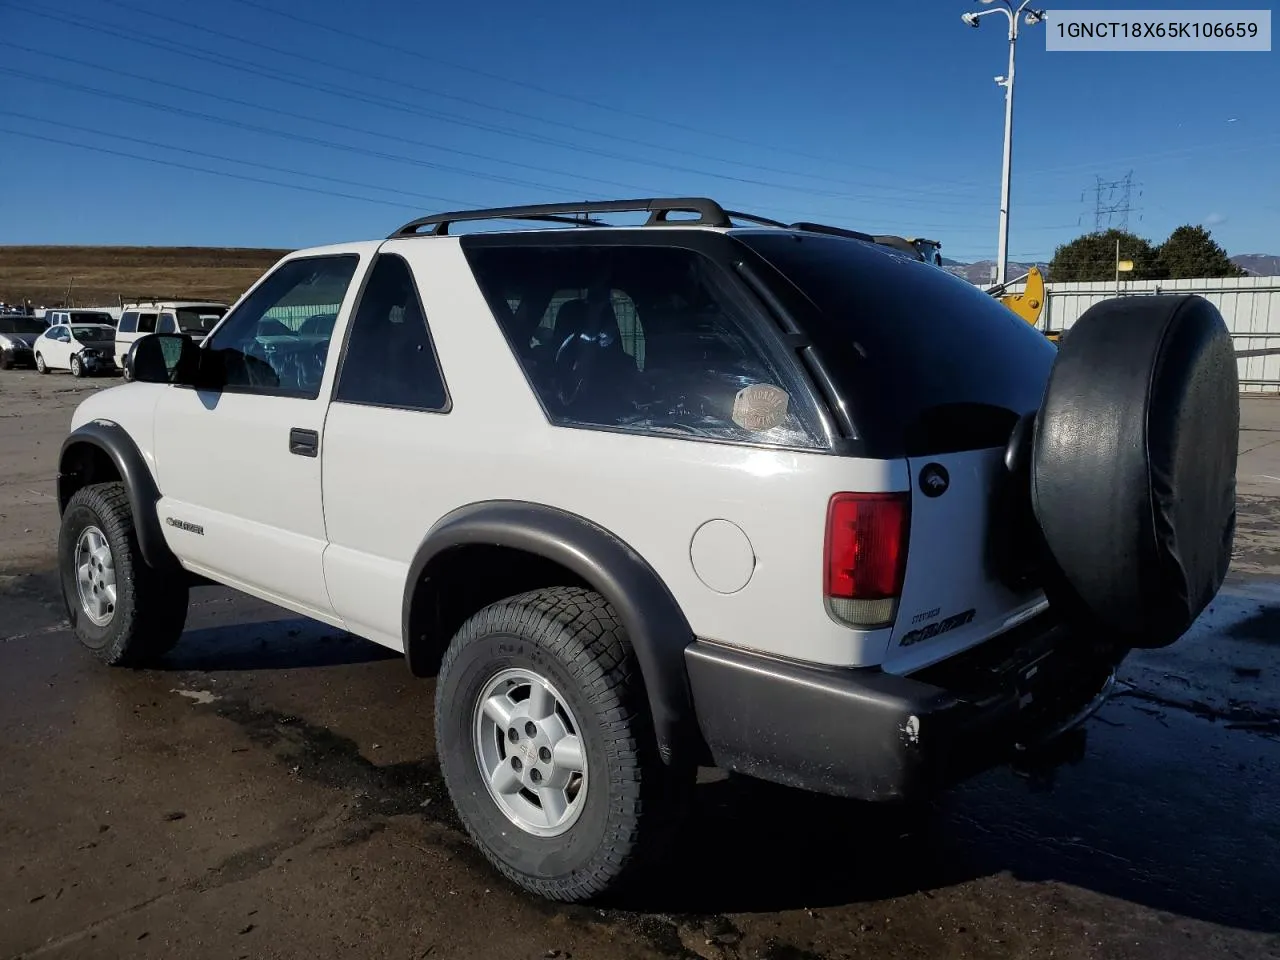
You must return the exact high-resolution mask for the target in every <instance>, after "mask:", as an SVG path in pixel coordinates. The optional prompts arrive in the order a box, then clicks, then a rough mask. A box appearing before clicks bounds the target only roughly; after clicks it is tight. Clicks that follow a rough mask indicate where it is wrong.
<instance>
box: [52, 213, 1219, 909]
mask: <svg viewBox="0 0 1280 960" xmlns="http://www.w3.org/2000/svg"><path fill="white" fill-rule="evenodd" d="M621 211H643V212H647V213H648V214H649V217H648V220H647V221H646V222H645V224H644V225H635V226H610V225H607V224H605V223H603V222H602V221H601V219H600V217H601V215H603V214H606V213H611V212H621ZM486 219H488V220H523V221H526V222H528V221H535V222H537V221H550V223H551V224H552V226H551V227H550V228H547V229H528V228H527V227H526V228H524V229H508V230H503V231H496V232H488V233H486V232H478V231H477V232H471V233H468V234H466V235H464V236H451V235H450V234H449V227H450V226H451V225H452V224H455V223H458V222H463V221H466V222H470V221H480V220H486ZM285 308H287V309H289V310H291V311H293V312H295V313H297V314H299V315H302V314H306V316H307V317H308V318H309V319H307V320H305V321H303V322H301V323H299V324H297V325H296V326H290V325H282V324H281V322H280V321H279V320H278V319H277V317H278V316H279V315H280V313H281V310H282V309H285ZM126 363H127V364H128V365H129V366H130V368H131V370H132V373H133V377H134V380H135V381H136V382H134V383H131V384H128V385H123V386H120V387H116V388H113V389H110V390H107V391H105V392H102V393H100V394H97V395H95V396H93V397H90V398H88V399H86V400H85V401H84V402H83V403H82V404H81V406H80V408H79V409H78V411H77V412H76V414H75V417H74V421H73V425H72V431H71V434H70V436H69V437H68V438H67V440H66V443H65V446H64V448H63V451H62V455H61V470H60V474H59V480H58V500H59V504H60V508H61V511H62V526H61V533H60V539H59V555H60V558H61V560H60V562H61V577H62V584H63V591H64V596H65V600H66V605H67V610H68V614H69V616H70V619H71V622H72V623H73V624H74V628H75V630H76V633H77V635H78V636H79V638H80V639H81V641H82V642H83V643H84V645H85V646H87V647H88V648H90V649H91V650H93V651H94V652H95V653H96V654H97V656H98V657H100V658H101V659H102V660H103V661H105V662H107V663H111V664H125V663H128V664H145V663H147V662H148V661H149V660H151V659H152V658H155V657H159V656H161V655H163V654H164V652H165V651H166V650H168V649H169V648H170V647H171V646H172V645H173V644H174V643H175V642H177V640H178V639H179V635H180V633H181V632H182V628H183V624H184V620H185V616H186V609H187V590H188V585H189V584H190V583H192V582H193V581H194V582H202V581H204V580H212V581H216V582H219V583H223V584H228V585H231V586H233V587H236V588H239V589H240V590H243V591H245V592H247V593H250V594H253V595H255V596H257V597H260V598H264V599H266V600H269V601H272V602H274V603H277V604H279V605H280V606H282V607H285V608H288V609H290V610H293V611H296V612H298V613H301V614H305V615H307V616H310V617H314V618H315V619H317V620H320V621H323V622H324V623H327V624H331V625H333V626H335V627H339V628H343V629H346V630H349V631H351V632H353V633H355V634H358V635H360V636H362V637H366V638H368V639H369V640H371V641H373V642H375V643H378V644H382V645H385V646H387V647H390V648H392V649H394V650H397V651H403V653H404V655H405V657H406V658H407V661H408V665H409V667H410V668H411V670H412V671H413V672H414V673H415V674H417V675H420V676H421V675H430V674H437V675H438V679H437V684H436V693H435V711H434V715H435V728H436V738H437V744H438V754H439V761H440V765H441V768H442V771H443V775H444V778H445V781H446V784H447V786H448V789H449V791H450V794H451V796H452V798H453V800H454V802H455V804H456V806H457V809H458V811H459V814H460V816H461V819H462V822H463V823H464V824H465V825H466V828H467V829H468V831H469V832H470V834H471V836H472V837H473V838H474V840H475V841H476V843H477V844H478V846H479V847H480V848H481V850H483V852H484V853H485V855H486V856H487V857H488V858H489V859H490V861H491V862H493V863H494V864H495V865H496V866H497V867H498V868H499V869H500V870H501V871H502V872H503V873H504V874H506V875H507V876H508V877H510V878H512V879H513V880H514V881H516V882H517V883H519V884H521V885H523V886H524V887H525V888H526V889H528V890H531V891H534V892H536V893H538V894H541V895H544V896H547V897H552V898H557V899H565V900H578V899H585V898H589V897H594V896H597V895H600V894H602V893H604V892H606V891H609V890H614V889H615V888H617V887H618V886H619V885H620V884H623V883H624V882H625V881H627V880H628V878H630V877H633V876H636V875H638V868H639V867H641V866H643V865H645V864H650V865H652V864H653V863H654V862H655V861H654V856H655V855H658V854H660V853H661V851H662V849H663V846H662V843H661V842H660V841H661V839H662V838H664V837H666V836H667V834H666V832H665V831H666V828H667V827H669V826H672V825H675V824H678V823H679V822H680V814H681V812H682V811H683V810H684V809H685V804H686V803H687V802H688V801H689V799H690V796H691V791H692V785H693V782H694V774H695V771H696V769H697V767H698V765H716V766H719V767H720V768H723V769H726V770H729V771H732V772H737V773H740V774H745V775H749V776H754V777H760V778H764V779H768V780H772V781H775V782H779V783H783V784H790V785H794V786H797V787H801V788H804V789H809V790H815V791H822V792H826V793H829V794H835V795H840V796H846V797H855V798H861V799H865V800H883V801H891V800H906V799H910V798H913V797H920V796H926V795H928V794H929V793H930V792H932V791H934V790H936V789H938V788H940V787H942V786H944V785H946V784H948V783H951V782H954V781H955V780H956V779H957V778H959V777H962V776H965V775H967V774H970V773H972V772H975V771H977V770H981V769H983V768H985V767H989V766H991V765H994V764H998V763H1002V762H1004V761H1006V760H1008V759H1009V758H1011V757H1013V756H1015V755H1017V754H1018V753H1019V751H1024V752H1025V751H1034V750H1037V749H1040V748H1041V747H1042V746H1043V745H1044V744H1046V743H1052V742H1054V737H1055V735H1056V734H1058V733H1060V732H1061V731H1063V730H1065V729H1068V728H1071V727H1073V726H1075V725H1078V724H1079V723H1080V721H1081V719H1082V718H1083V717H1085V716H1087V715H1088V714H1089V712H1090V711H1091V710H1092V709H1094V708H1096V707H1097V706H1098V704H1099V703H1100V699H1101V697H1103V696H1105V694H1106V692H1107V689H1108V685H1109V682H1110V679H1111V677H1112V676H1113V670H1114V667H1115V666H1116V664H1117V663H1118V662H1119V661H1120V660H1121V659H1122V658H1123V657H1124V656H1125V654H1126V653H1127V652H1128V651H1129V650H1130V649H1131V648H1133V647H1136V646H1159V645H1164V644H1168V643H1172V642H1173V641H1174V640H1175V639H1177V637H1179V636H1181V635H1182V633H1183V632H1185V630H1186V629H1187V627H1188V626H1189V625H1190V623H1191V622H1192V620H1193V619H1194V618H1195V617H1196V616H1197V615H1198V614H1199V613H1200V612H1201V610H1202V609H1203V608H1204V607H1205V605H1206V604H1207V603H1208V602H1209V600H1210V599H1211V598H1212V597H1213V596H1214V594H1215V593H1216V591H1217V590H1218V588H1219V587H1220V586H1221V583H1222V581H1223V577H1224V576H1225V573H1226V567H1227V563H1228V561H1229V558H1230V552H1231V544H1232V533H1233V529H1234V517H1235V456H1236V437H1237V434H1238V417H1239V400H1238V395H1237V390H1238V384H1237V380H1236V373H1235V369H1236V367H1235V357H1234V354H1233V352H1232V345H1231V339H1230V337H1229V336H1228V334H1227V332H1226V328H1225V325H1224V324H1223V322H1222V318H1221V317H1220V316H1219V315H1218V314H1217V312H1216V311H1215V310H1214V308H1213V307H1212V306H1211V305H1210V304H1209V303H1208V302H1207V301H1205V300H1203V299H1201V298H1198V297H1193V296H1187V297H1143V298H1131V299H1127V300H1115V301H1110V302H1108V303H1105V304H1102V305H1100V306H1098V307H1095V308H1094V309H1093V310H1092V311H1090V312H1089V313H1088V314H1086V315H1085V316H1084V317H1082V318H1081V320H1080V321H1079V323H1078V324H1077V326H1076V327H1075V330H1074V331H1073V334H1072V338H1071V341H1070V342H1069V343H1068V344H1066V345H1064V346H1063V347H1062V348H1061V351H1059V349H1058V348H1055V347H1054V346H1053V345H1052V344H1050V343H1048V342H1047V341H1046V340H1045V339H1044V337H1042V336H1040V335H1039V334H1038V333H1037V332H1036V331H1035V330H1033V329H1032V328H1031V327H1029V326H1028V325H1027V324H1026V323H1024V322H1022V321H1021V320H1020V319H1018V317H1016V316H1015V315H1013V314H1012V313H1010V312H1009V310H1008V309H1007V308H1006V307H1004V306H1002V305H1001V304H1000V303H999V302H998V301H996V300H994V299H992V298H990V297H988V296H986V295H985V294H983V293H982V292H981V291H979V290H978V289H977V288H975V287H973V286H972V285H971V284H968V283H966V282H965V281H963V280H961V279H958V278H956V277H953V276H951V275H949V274H947V273H945V272H944V271H941V270H938V269H936V267H934V266H931V265H929V264H927V263H923V262H920V261H919V260H918V259H916V258H915V257H913V256H908V255H906V254H904V253H901V252H898V251H895V250H892V249H890V248H887V247H885V246H884V245H882V244H876V243H869V242H863V241H861V240H858V239H854V238H849V237H843V236H836V235H832V234H830V233H821V232H817V231H814V230H806V229H800V228H797V227H796V226H794V225H793V226H786V225H782V224H775V223H773V222H772V221H766V220H763V219H762V218H754V217H750V216H747V215H744V214H738V213H731V212H727V211H725V210H724V209H723V208H722V207H720V206H719V205H718V204H716V203H714V202H713V201H710V200H705V199H698V198H694V199H678V200H637V201H608V202H599V203H588V204H578V205H544V206H537V207H523V208H504V209H500V210H488V211H474V212H467V213H456V214H446V215H441V216H436V217H428V218H424V219H422V220H418V221H415V222H413V223H410V224H408V225H406V226H405V227H403V228H401V229H400V230H398V231H397V232H396V233H395V234H393V235H392V236H391V237H390V238H388V239H386V240H374V241H368V242H360V243H347V244H339V245H335V246H327V247H321V248H317V249H310V250H301V251H297V252H295V253H291V254H289V255H288V256H286V257H285V258H283V259H282V260H281V261H280V262H279V263H278V264H277V265H276V266H275V267H274V268H273V269H272V270H270V271H269V272H268V273H267V274H266V276H264V277H263V278H262V279H261V280H260V281H259V282H258V283H257V284H255V285H254V286H253V287H252V289H250V290H249V291H248V292H247V293H246V294H245V296H244V297H243V298H241V299H240V300H239V301H238V302H237V303H236V304H235V305H234V306H233V307H232V309H231V310H230V311H229V312H228V314H227V315H226V317H224V318H223V320H222V322H221V323H220V324H219V325H218V326H217V328H216V329H214V330H213V331H212V332H211V333H210V335H209V336H208V338H207V339H206V340H205V342H204V343H203V345H201V346H196V345H195V344H193V343H192V342H191V341H190V340H188V339H186V338H183V337H179V336H172V335H162V334H157V335H155V336H151V337H145V338H143V339H141V340H139V341H138V343H137V344H136V345H135V347H134V348H133V349H132V350H131V352H130V355H129V357H128V358H127V360H126Z"/></svg>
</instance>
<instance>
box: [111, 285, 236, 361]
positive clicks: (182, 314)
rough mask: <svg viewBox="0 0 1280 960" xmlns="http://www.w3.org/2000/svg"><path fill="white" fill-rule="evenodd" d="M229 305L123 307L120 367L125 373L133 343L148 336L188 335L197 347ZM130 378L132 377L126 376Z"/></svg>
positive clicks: (157, 303)
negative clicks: (126, 355) (127, 355)
mask: <svg viewBox="0 0 1280 960" xmlns="http://www.w3.org/2000/svg"><path fill="white" fill-rule="evenodd" d="M227 307H228V304H225V303H218V302H217V301H213V300H136V301H133V302H129V303H122V304H121V308H122V310H123V313H121V315H120V324H119V326H117V327H116V364H117V365H118V366H119V367H120V368H121V369H122V370H123V369H124V358H125V354H127V353H128V352H129V348H130V347H131V346H133V342H134V341H135V340H137V339H138V338H139V337H142V336H145V335H146V334H148V333H184V334H186V335H187V336H189V337H190V338H191V339H192V340H194V341H195V342H196V343H199V342H200V341H202V340H203V339H204V338H205V334H207V333H208V332H209V331H210V330H212V329H213V328H214V326H215V325H216V324H217V322H218V321H219V320H221V319H222V315H223V314H224V313H226V312H227ZM125 375H126V376H128V374H127V373H126V374H125Z"/></svg>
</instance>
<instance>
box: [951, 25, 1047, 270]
mask: <svg viewBox="0 0 1280 960" xmlns="http://www.w3.org/2000/svg"><path fill="white" fill-rule="evenodd" d="M981 2H982V3H993V2H995V0H981ZM1030 2H1031V0H1022V4H1021V5H1020V6H1019V7H1018V8H1017V9H1016V10H1015V9H1014V7H1013V3H1012V2H1011V0H1000V3H1002V4H1003V6H999V7H993V8H992V9H990V10H983V11H982V12H980V13H964V14H961V15H960V19H961V20H963V21H964V22H965V23H966V24H968V25H969V26H971V27H975V28H976V27H977V26H978V25H979V23H980V22H981V18H982V17H985V16H987V15H988V14H991V13H1003V14H1004V15H1005V16H1006V17H1007V18H1008V20H1009V71H1008V73H1006V74H1005V75H1004V76H1003V77H996V83H997V84H999V85H1000V86H1002V87H1004V162H1003V164H1002V168H1001V175H1000V240H999V244H998V248H997V252H996V283H1004V282H1005V280H1006V279H1007V278H1008V271H1009V181H1010V177H1011V175H1012V172H1013V66H1014V63H1013V62H1014V52H1015V50H1016V49H1017V46H1018V17H1019V16H1020V15H1021V14H1022V11H1023V10H1025V9H1026V7H1027V5H1028V4H1029V3H1030ZM1043 19H1044V11H1043V10H1028V11H1027V18H1026V23H1027V26H1033V25H1035V24H1037V23H1040V22H1041V21H1042V20H1043Z"/></svg>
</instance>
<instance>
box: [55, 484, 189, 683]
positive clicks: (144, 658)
mask: <svg viewBox="0 0 1280 960" xmlns="http://www.w3.org/2000/svg"><path fill="white" fill-rule="evenodd" d="M77 506H84V507H87V508H89V509H90V510H91V511H93V512H94V513H96V514H97V515H98V517H99V518H100V519H101V521H102V532H103V533H104V534H105V535H106V537H107V540H108V542H110V544H111V552H112V559H113V561H114V563H115V569H116V584H117V593H116V612H115V619H113V620H112V623H111V626H112V628H113V630H114V633H115V636H114V637H113V638H112V639H111V641H110V642H108V643H107V644H106V645H105V646H103V647H101V648H100V649H97V650H91V652H92V653H93V654H94V656H96V657H97V658H98V659H99V660H101V661H102V662H103V663H105V664H107V665H108V666H119V667H142V666H147V665H149V664H151V663H154V662H155V661H156V660H158V659H160V658H161V657H163V656H164V655H165V654H166V653H168V652H169V651H170V650H171V649H173V647H174V645H175V644H177V642H178V640H179V638H180V637H181V636H182V630H183V627H184V626H185V625H186V620H187V606H188V600H189V589H188V587H187V584H186V582H185V580H183V579H182V578H181V577H178V576H174V575H172V574H168V573H165V572H163V571H160V570H157V569H155V568H154V567H152V566H149V565H148V564H147V562H146V561H145V560H143V559H142V551H141V549H140V548H139V547H138V535H137V532H136V530H135V529H134V525H133V507H132V505H131V504H130V503H129V492H128V490H126V489H125V485H124V484H123V483H120V482H118V481H115V482H110V483H94V484H89V485H88V486H84V487H81V488H80V489H79V490H77V491H76V492H75V493H74V494H73V495H72V497H71V499H70V501H68V503H67V507H66V511H64V513H65V512H67V511H70V510H72V509H73V508H75V507H77ZM64 562H65V561H64ZM121 584H128V585H129V586H128V589H129V591H130V593H129V596H128V600H127V602H121V599H122V596H123V593H124V592H123V591H122V590H121V589H120V585H121ZM68 602H74V600H69V601H68ZM117 627H118V629H117Z"/></svg>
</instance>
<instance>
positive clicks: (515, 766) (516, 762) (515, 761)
mask: <svg viewBox="0 0 1280 960" xmlns="http://www.w3.org/2000/svg"><path fill="white" fill-rule="evenodd" d="M522 766H524V764H522V763H521V762H520V758H519V757H512V758H511V769H512V770H519V769H520V768H521V767H522ZM535 772H536V771H535Z"/></svg>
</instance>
